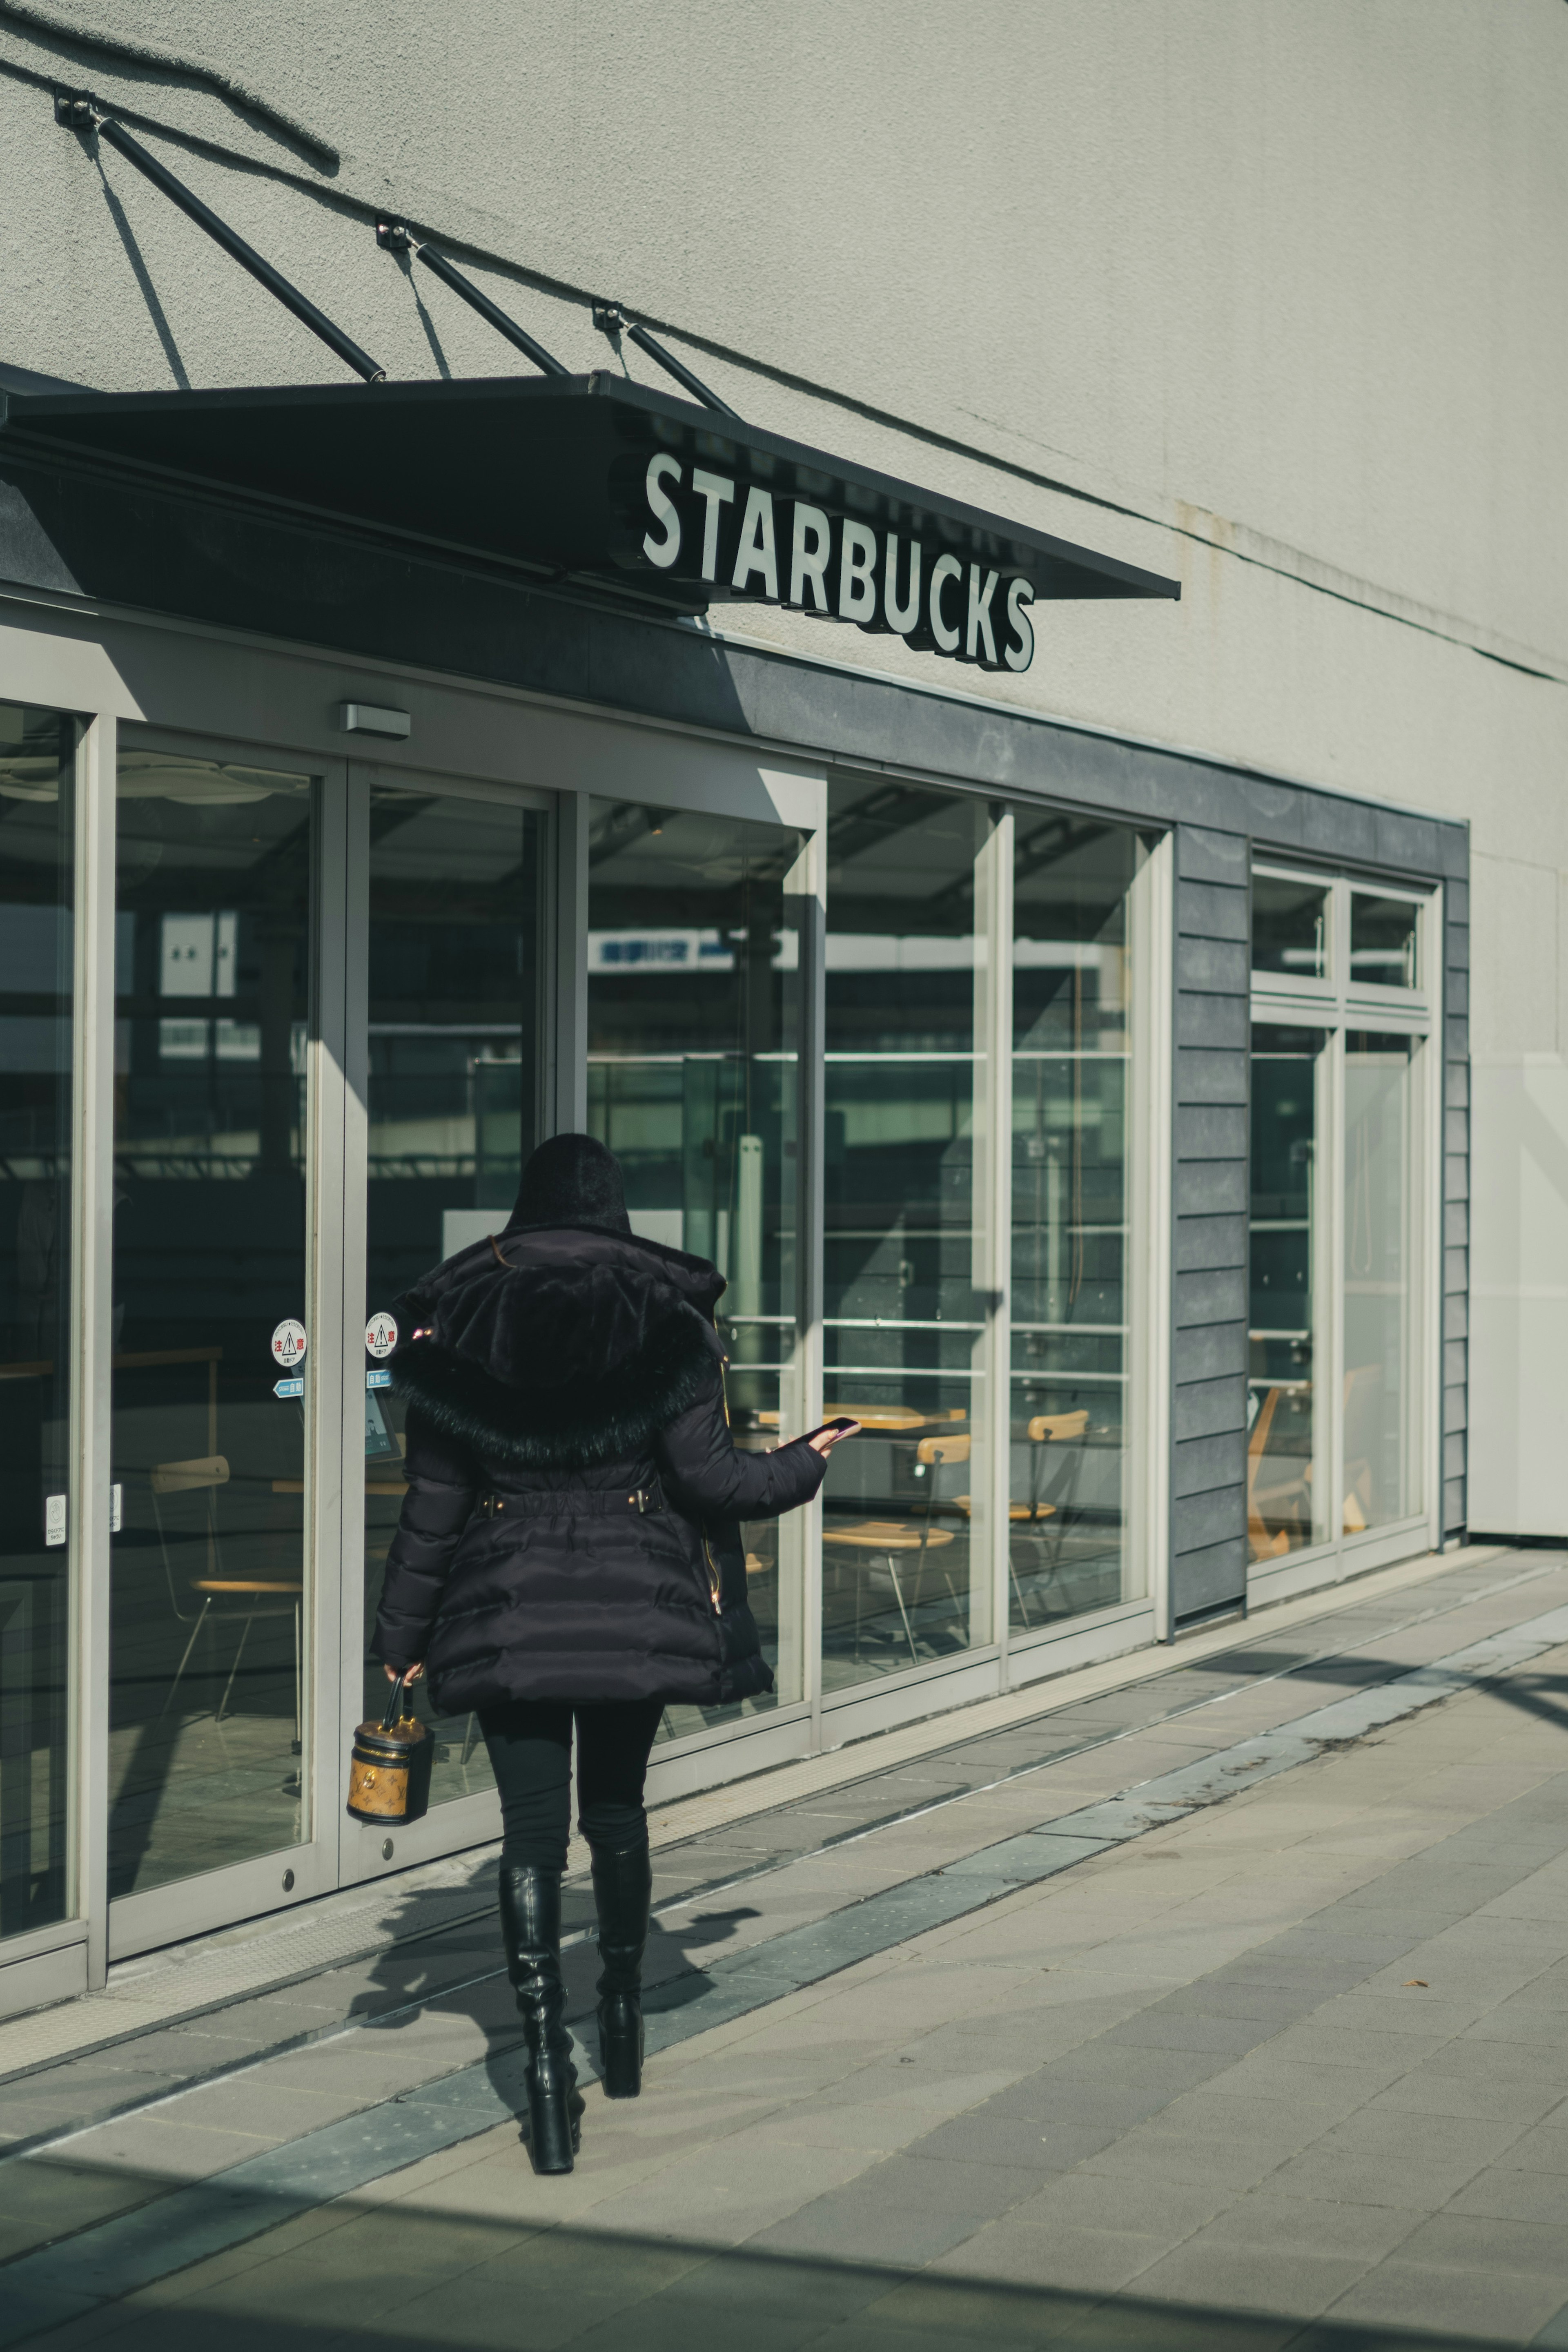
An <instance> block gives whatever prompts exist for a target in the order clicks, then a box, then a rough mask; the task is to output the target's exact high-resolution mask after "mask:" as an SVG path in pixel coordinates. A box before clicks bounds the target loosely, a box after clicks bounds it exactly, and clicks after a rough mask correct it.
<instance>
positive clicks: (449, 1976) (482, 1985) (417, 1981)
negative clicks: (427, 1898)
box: [346, 1857, 760, 2105]
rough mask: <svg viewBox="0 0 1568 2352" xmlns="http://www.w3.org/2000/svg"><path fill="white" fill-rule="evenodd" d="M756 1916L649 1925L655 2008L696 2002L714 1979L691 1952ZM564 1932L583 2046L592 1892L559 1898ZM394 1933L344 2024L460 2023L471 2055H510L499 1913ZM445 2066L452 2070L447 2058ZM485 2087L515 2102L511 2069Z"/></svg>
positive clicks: (415, 1894)
mask: <svg viewBox="0 0 1568 2352" xmlns="http://www.w3.org/2000/svg"><path fill="white" fill-rule="evenodd" d="M495 1874H496V1863H495V1860H494V1858H493V1857H487V1858H486V1861H485V1863H484V1864H482V1865H481V1867H480V1869H479V1870H477V1871H476V1874H475V1880H474V1893H475V1896H476V1900H478V1899H481V1898H482V1897H483V1895H485V1894H486V1892H487V1891H489V1890H491V1889H493V1887H494V1885H495ZM422 1899H423V1898H422V1895H421V1893H420V1892H419V1891H418V1890H413V1891H411V1894H410V1897H409V1909H410V1913H411V1914H412V1916H413V1918H414V1920H415V1921H416V1922H417V1919H418V1916H419V1909H420V1906H421V1904H422ZM449 1899H450V1898H449V1897H448V1901H449ZM758 1916H760V1915H759V1914H758V1911H757V1910H756V1909H755V1908H754V1907H753V1906H749V1905H746V1904H738V1905H735V1906H730V1907H727V1908H725V1909H718V1910H711V1911H701V1912H697V1913H695V1914H692V1915H689V1916H685V1917H684V1918H683V1919H682V1921H681V1923H680V1925H679V1926H678V1927H671V1926H666V1925H665V1924H664V1922H662V1921H661V1920H659V1919H654V1920H653V1924H652V1927H651V1928H650V1931H649V1936H648V1948H647V1955H646V1958H645V1960H644V1963H643V1986H644V1990H646V1991H647V1992H648V1993H650V1994H652V1993H653V1992H654V1991H655V1990H664V1991H665V1999H664V2001H663V2002H661V2004H660V2005H661V2006H662V2007H663V2006H677V2007H678V2006H682V2005H684V2003H685V2001H687V2000H695V1999H696V1998H697V1996H698V1995H699V1994H700V1993H702V1992H705V1991H706V1990H707V1989H708V1987H709V1986H710V1984H711V1983H712V1979H711V1978H710V1977H709V1976H708V1975H707V1974H706V1970H705V1969H703V1968H701V1967H699V1966H697V1965H696V1964H695V1961H694V1960H693V1958H692V1957H691V1955H692V1954H693V1953H695V1952H701V1953H704V1954H705V1955H706V1954H710V1953H711V1952H712V1950H713V1948H714V1947H715V1946H716V1945H725V1944H728V1943H730V1942H731V1941H733V1939H734V1937H736V1935H737V1932H738V1930H739V1929H740V1927H741V1926H742V1925H743V1923H744V1922H746V1921H747V1920H750V1919H755V1918H757V1917H758ZM562 1929H563V1937H565V1938H570V1937H573V1936H578V1937H581V1938H582V1940H580V1941H578V1942H575V1943H573V1942H570V1941H568V1942H566V1943H565V1945H564V1948H563V1950H562V1953H561V1974H562V1977H563V1978H564V1979H565V1983H566V1996H567V1999H566V2015H567V2019H568V2021H569V2022H570V2023H571V2024H572V2025H574V2026H575V2028H576V2031H577V2034H578V2039H579V2041H580V2042H584V2043H585V2044H587V2045H588V2046H590V2047H591V2046H592V2043H593V2025H592V2012H593V2008H594V2002H595V2000H596V1983H597V1979H598V1975H599V1954H598V1951H597V1948H596V1947H595V1944H594V1940H593V1930H594V1909H593V1895H592V1892H591V1888H590V1887H588V1886H587V1885H586V1884H584V1885H578V1886H568V1887H567V1888H566V1889H565V1890H564V1891H563V1901H562ZM396 1933H397V1934H398V1936H399V1937H400V1940H399V1941H397V1942H395V1943H392V1944H390V1945H389V1946H388V1947H387V1948H386V1949H385V1950H384V1951H383V1952H382V1953H381V1954H380V1955H379V1956H378V1957H377V1958H376V1960H375V1962H374V1964H373V1967H372V1969H371V1979H370V1981H369V1982H368V1983H367V1984H366V1985H365V1986H364V1988H363V1990H361V1992H360V1993H358V1994H357V1995H356V1996H355V1999H354V2000H353V2003H352V2004H351V2006H350V2010H349V2011H348V2014H347V2019H346V2022H348V2023H350V2024H359V2025H362V2026H365V2027H367V2028H370V2029H372V2030H373V2031H375V2032H406V2031H407V2030H408V2029H409V2028H410V2027H412V2026H413V2025H414V2024H415V2023H416V2022H417V2021H419V2019H420V2018H422V2017H424V2016H428V2015H430V2014H431V2013H433V2012H440V2013H441V2014H443V2015H445V2016H447V2017H464V2018H467V2019H469V2020H470V2021H472V2023H473V2024H474V2025H475V2026H476V2029H477V2030H478V2032H479V2033H480V2034H481V2035H482V2036H483V2039H484V2049H483V2052H482V2053H480V2052H477V2051H476V2053H475V2054H476V2057H478V2056H479V2055H481V2054H482V2055H483V2056H484V2057H485V2059H486V2063H492V2062H496V2061H499V2060H501V2059H503V2058H506V2057H508V2056H509V2055H510V2053H512V2052H514V2051H515V2050H516V2049H517V2045H518V2043H519V2042H520V2040H521V2029H520V2027H519V2024H518V2021H517V2011H516V2009H515V2007H514V2005H513V2001H512V1996H511V1988H510V1986H509V1985H508V1983H507V1973H506V1953H505V1951H504V1950H503V1948H502V1944H501V1927H500V1918H499V1915H498V1913H497V1911H496V1910H494V1909H491V1910H487V1911H486V1912H484V1913H483V1914H481V1915H479V1916H476V1917H474V1918H471V1919H468V1920H466V1921H464V1922H463V1923H461V1924H460V1925H459V1926H456V1927H447V1926H443V1927H440V1928H439V1929H431V1930H428V1931H425V1933H424V1934H423V1935H422V1933H421V1930H420V1928H419V1927H418V1926H417V1924H416V1925H415V1926H414V1927H413V1928H412V1930H411V1929H410V1927H407V1926H405V1925H403V1923H402V1919H401V1918H400V1920H399V1923H398V1927H397V1929H396ZM676 1987H678V1989H679V1990H678V1992H677V1993H674V1998H673V1999H672V1990H671V1989H674V1988H676ZM444 2063H446V2064H450V2059H449V2058H448V2059H447V2060H446V2061H444ZM493 2080H494V2082H495V2087H496V2090H497V2095H498V2096H499V2097H500V2098H501V2099H502V2100H503V2102H504V2103H505V2104H506V2105H515V2098H516V2088H517V2085H516V2082H515V2079H514V2070H513V2069H511V2068H509V2067H508V2068H505V2069H499V2068H497V2070H496V2071H495V2072H494V2073H493Z"/></svg>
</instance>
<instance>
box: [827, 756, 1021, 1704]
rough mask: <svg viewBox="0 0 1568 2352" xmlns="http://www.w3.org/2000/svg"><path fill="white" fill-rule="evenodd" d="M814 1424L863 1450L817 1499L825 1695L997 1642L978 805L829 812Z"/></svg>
mask: <svg viewBox="0 0 1568 2352" xmlns="http://www.w3.org/2000/svg"><path fill="white" fill-rule="evenodd" d="M829 811H830V814H829V824H828V844H827V849H828V938H827V974H826V982H827V1056H826V1059H827V1068H826V1105H827V1108H826V1122H827V1125H826V1136H825V1171H824V1182H825V1192H826V1226H825V1231H824V1234H823V1249H824V1274H823V1290H824V1304H825V1317H824V1322H825V1331H824V1354H825V1370H824V1374H823V1378H824V1381H825V1397H826V1406H825V1409H826V1411H827V1412H829V1413H830V1414H831V1413H837V1412H851V1413H853V1414H854V1415H855V1417H856V1418H857V1419H858V1420H859V1421H860V1422H861V1423H862V1425H863V1428H864V1435H863V1436H861V1437H858V1438H856V1439H855V1440H854V1442H853V1443H852V1444H849V1445H844V1446H841V1447H840V1448H839V1449H838V1450H837V1451H836V1452H835V1453H834V1454H832V1455H831V1457H830V1462H829V1469H828V1475H827V1480H826V1483H825V1485H824V1487H823V1532H822V1686H823V1688H824V1690H826V1691H831V1690H833V1689H836V1688H842V1687H843V1686H845V1685H850V1684H853V1683H859V1682H862V1681H864V1680H866V1679H867V1678H868V1677H871V1676H873V1675H887V1674H897V1673H900V1672H904V1671H907V1670H908V1669H909V1668H910V1667H912V1666H916V1665H921V1664H925V1662H926V1661H927V1660H930V1659H935V1658H942V1657H946V1656H950V1655H953V1654H956V1653H957V1652H961V1651H963V1650H966V1649H967V1648H969V1647H971V1646H973V1645H977V1644H979V1643H985V1642H988V1641H989V1640H990V1639H991V1638H992V1630H991V1580H990V1576H989V1572H988V1563H987V1559H986V1550H987V1547H986V1545H985V1544H984V1542H983V1540H982V1539H981V1530H980V1529H979V1528H977V1525H976V1515H977V1511H978V1510H979V1509H980V1508H981V1507H982V1506H983V1503H984V1500H985V1489H986V1485H987V1477H986V1446H985V1436H986V1412H985V1406H984V1401H983V1392H984V1386H985V1366H984V1355H985V1337H986V1324H985V1317H986V1297H985V1290H984V1287H983V1285H981V1284H977V1278H976V1277H977V1267H978V1266H979V1265H981V1264H982V1263H983V1261H984V1258H985V1254H986V1238H987V1237H986V1235H985V1234H984V1232H983V1230H982V1229H981V1212H980V1209H979V1207H978V1204H977V1200H976V1184H975V1132H976V1125H977V1111H978V1112H979V1113H980V1115H981V1116H982V1117H983V1115H984V1109H985V1104H986V1097H987V1088H988V1040H987V1036H986V1023H985V1013H984V1004H985V1001H986V993H987V991H986V972H985V966H984V959H983V956H980V955H977V949H976V938H977V916H976V896H977V875H976V865H977V858H978V857H979V856H980V855H981V853H982V852H983V851H984V849H985V847H986V845H987V843H988V840H989V838H990V835H991V830H992V820H991V817H990V814H989V812H988V809H987V808H986V806H985V804H984V803H979V802H976V801H972V800H965V799H961V798H959V797H957V796H956V795H948V794H944V793H933V792H927V791H924V790H920V789H917V788H915V787H913V786H905V785H903V784H889V783H885V782H865V781H862V780H858V779H857V780H848V779H839V780H835V782H834V783H833V786H832V789H831V795H830V802H829Z"/></svg>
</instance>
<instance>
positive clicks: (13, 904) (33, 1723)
mask: <svg viewBox="0 0 1568 2352" xmlns="http://www.w3.org/2000/svg"><path fill="white" fill-rule="evenodd" d="M74 743H75V729H74V726H73V724H72V722H71V721H70V720H69V719H62V718H61V717H60V716H59V715H58V713H57V712H55V711H52V710H35V709H24V708H22V707H20V706H19V705H17V704H16V703H0V1461H3V1462H4V1465H5V1497H6V1507H5V1518H4V1522H3V1523H0V1937H6V1936H15V1935H19V1934H21V1933H23V1932H24V1931H25V1930H26V1929H27V1928H29V1927H47V1926H49V1925H51V1924H52V1923H53V1922H54V1921H56V1920H58V1919H63V1918H65V1917H67V1916H68V1915H69V1912H70V1910H71V1907H72V1890H71V1887H70V1885H69V1882H68V1818H69V1815H68V1785H69V1779H70V1771H69V1761H68V1706H67V1681H66V1677H67V1657H68V1650H67V1643H68V1599H69V1584H68V1569H67V1563H68V1558H69V1544H68V1535H69V1502H68V1496H69V1479H68V1444H69V1424H70V1363H71V1354H72V1349H71V1340H70V1234H71V1159H70V1137H71V995H72V981H71V962H72V954H71V939H72V931H71V914H70V907H71V869H72V857H71V825H72V789H71V786H72V761H73V752H74Z"/></svg>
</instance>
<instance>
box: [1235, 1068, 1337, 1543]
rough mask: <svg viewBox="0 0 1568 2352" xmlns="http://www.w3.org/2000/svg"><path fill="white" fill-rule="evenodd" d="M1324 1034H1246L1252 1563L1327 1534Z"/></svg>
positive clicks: (1317, 1540)
mask: <svg viewBox="0 0 1568 2352" xmlns="http://www.w3.org/2000/svg"><path fill="white" fill-rule="evenodd" d="M1326 1045H1327V1039H1326V1037H1325V1034H1324V1033H1323V1032H1322V1030H1321V1029H1282V1028H1275V1027H1264V1026H1258V1027H1255V1028H1254V1029H1253V1032H1252V1162H1251V1223H1250V1234H1251V1269H1252V1271H1251V1285H1252V1287H1251V1298H1250V1303H1249V1317H1248V1322H1249V1328H1248V1333H1247V1342H1248V1349H1247V1369H1248V1384H1247V1425H1248V1440H1247V1530H1248V1538H1249V1546H1250V1549H1251V1554H1252V1558H1253V1559H1254V1560H1255V1561H1258V1560H1270V1559H1283V1558H1284V1556H1285V1555H1286V1553H1288V1552H1292V1551H1299V1550H1301V1549H1303V1548H1304V1547H1305V1546H1307V1545H1309V1544H1318V1543H1326V1542H1328V1541H1329V1539H1330V1538H1331V1536H1332V1534H1333V1529H1332V1528H1330V1526H1329V1524H1328V1510H1327V1493H1328V1489H1327V1483H1326V1482H1327V1480H1328V1478H1329V1477H1330V1476H1331V1475H1332V1473H1331V1472H1330V1470H1329V1467H1328V1458H1329V1457H1328V1446H1329V1429H1328V1404H1329V1398H1328V1394H1327V1391H1326V1390H1325V1388H1324V1386H1323V1384H1322V1382H1320V1381H1316V1380H1315V1379H1314V1376H1313V1372H1314V1360H1315V1355H1316V1351H1317V1349H1318V1348H1319V1347H1320V1346H1322V1345H1325V1344H1326V1330H1327V1319H1328V1317H1327V1308H1328V1297H1327V1282H1328V1269H1327V1265H1326V1262H1325V1259H1324V1255H1323V1251H1322V1241H1321V1236H1320V1233H1319V1226H1318V1218H1319V1215H1320V1194H1319V1190H1318V1181H1317V1164H1318V1163H1317V1150H1318V1139H1319V1137H1320V1135H1321V1134H1322V1129H1323V1109H1324V1100H1325V1094H1324V1089H1325V1086H1326V1072H1327V1067H1328V1064H1327V1056H1326V1051H1325V1048H1326Z"/></svg>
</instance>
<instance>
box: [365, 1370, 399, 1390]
mask: <svg viewBox="0 0 1568 2352" xmlns="http://www.w3.org/2000/svg"><path fill="white" fill-rule="evenodd" d="M365 1386H366V1387H367V1388H368V1389H390V1388H391V1386H392V1374H391V1373H390V1372H367V1373H366V1374H365Z"/></svg>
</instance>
